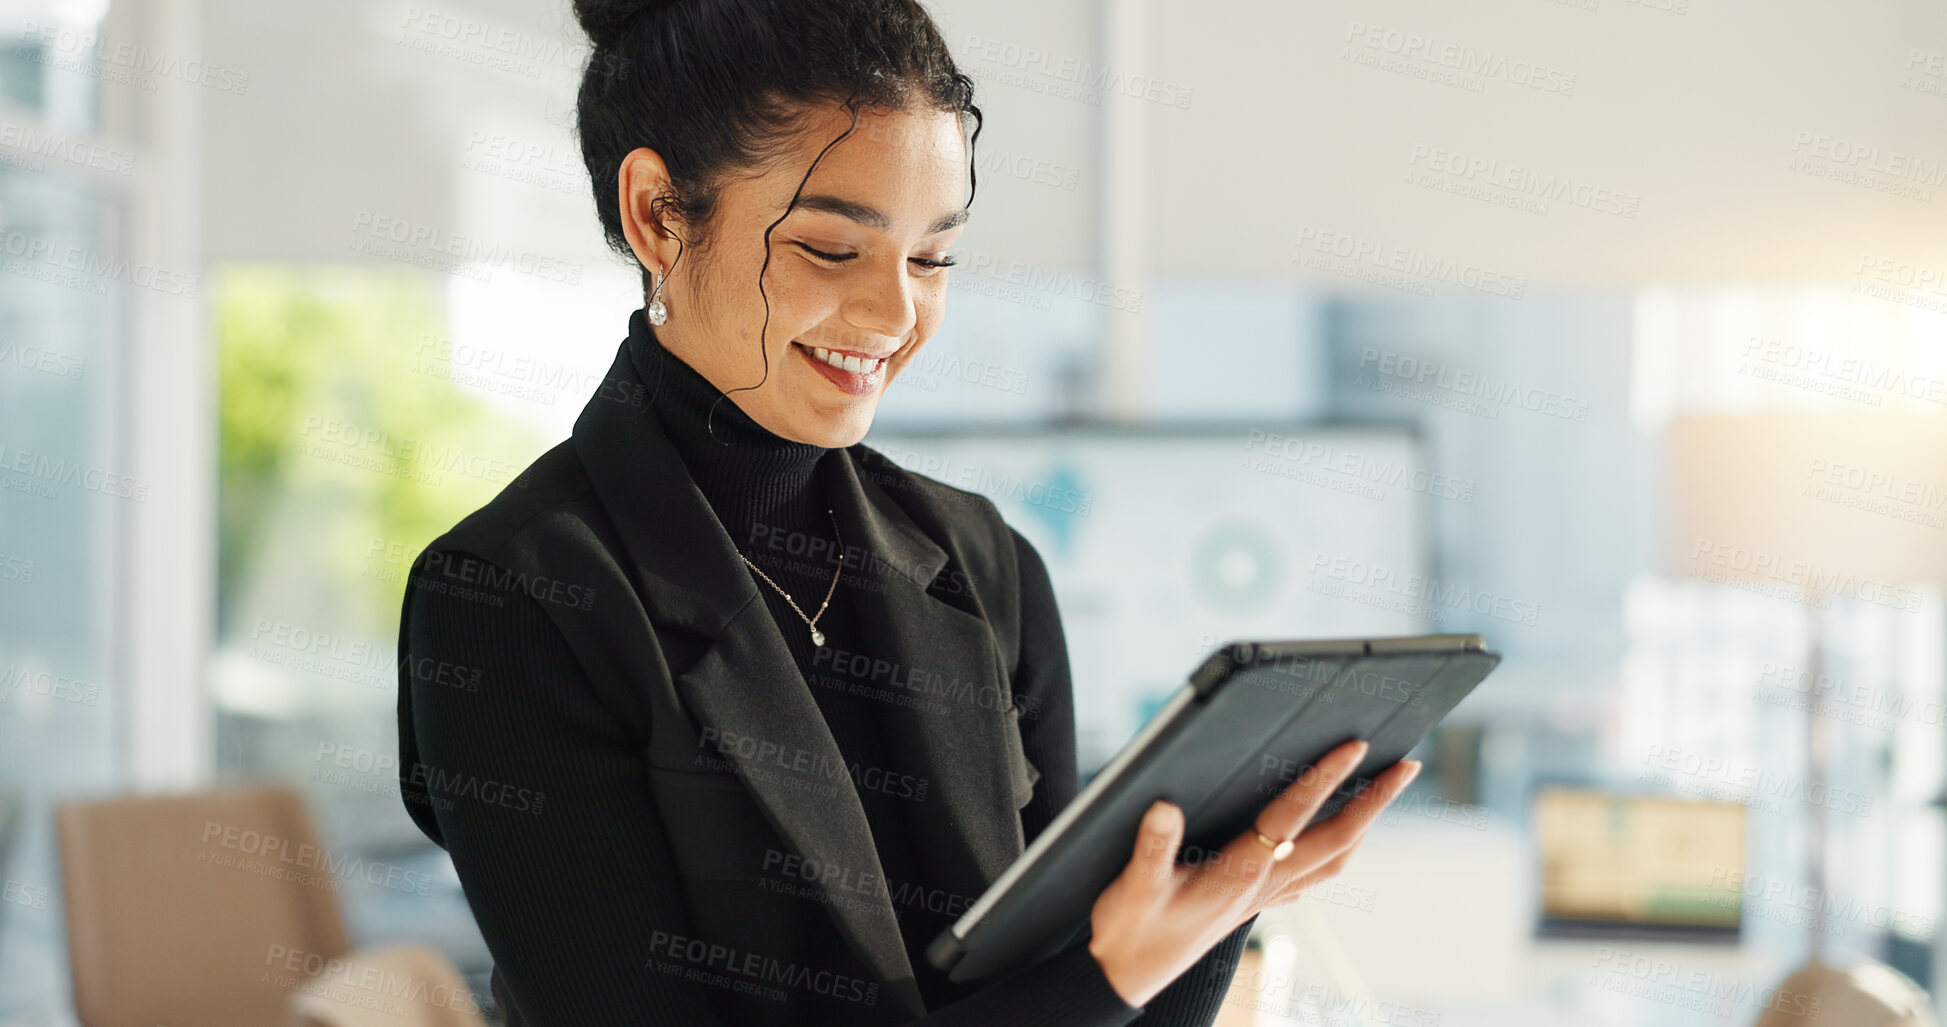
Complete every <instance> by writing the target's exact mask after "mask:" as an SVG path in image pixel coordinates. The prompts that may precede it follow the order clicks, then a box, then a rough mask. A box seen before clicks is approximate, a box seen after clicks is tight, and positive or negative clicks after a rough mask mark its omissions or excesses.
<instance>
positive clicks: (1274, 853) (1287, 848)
mask: <svg viewBox="0 0 1947 1027" xmlns="http://www.w3.org/2000/svg"><path fill="white" fill-rule="evenodd" d="M1257 840H1258V841H1261V842H1263V843H1264V844H1265V845H1267V846H1270V848H1271V862H1273V863H1276V862H1278V861H1279V860H1282V859H1284V858H1285V857H1286V856H1289V855H1291V850H1292V849H1293V848H1295V847H1296V846H1295V845H1293V844H1292V841H1291V839H1289V838H1286V839H1285V840H1284V841H1281V842H1276V841H1272V840H1271V839H1269V838H1266V837H1264V832H1263V831H1259V832H1257Z"/></svg>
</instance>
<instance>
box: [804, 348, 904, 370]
mask: <svg viewBox="0 0 1947 1027" xmlns="http://www.w3.org/2000/svg"><path fill="white" fill-rule="evenodd" d="M809 348H810V350H811V355H812V356H814V357H817V358H818V359H819V360H822V361H824V362H825V363H827V364H830V365H832V366H833V367H842V368H844V369H845V370H847V371H850V372H852V373H853V374H871V373H872V372H873V371H876V370H878V369H879V365H880V364H883V363H885V362H886V358H884V357H880V358H879V359H877V360H867V359H865V358H863V357H854V356H848V355H845V354H840V353H833V352H832V351H831V350H828V349H820V348H818V347H817V346H812V347H809Z"/></svg>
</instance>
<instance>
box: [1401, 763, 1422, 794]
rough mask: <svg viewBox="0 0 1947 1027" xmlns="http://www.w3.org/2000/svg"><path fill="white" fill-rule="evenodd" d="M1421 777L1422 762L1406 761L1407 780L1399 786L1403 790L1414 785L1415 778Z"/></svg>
mask: <svg viewBox="0 0 1947 1027" xmlns="http://www.w3.org/2000/svg"><path fill="white" fill-rule="evenodd" d="M1419 776H1420V761H1419V760H1407V761H1406V780H1404V781H1401V782H1400V783H1399V786H1400V787H1401V788H1404V787H1406V786H1407V785H1410V784H1412V783H1413V779H1414V778H1416V777H1419Z"/></svg>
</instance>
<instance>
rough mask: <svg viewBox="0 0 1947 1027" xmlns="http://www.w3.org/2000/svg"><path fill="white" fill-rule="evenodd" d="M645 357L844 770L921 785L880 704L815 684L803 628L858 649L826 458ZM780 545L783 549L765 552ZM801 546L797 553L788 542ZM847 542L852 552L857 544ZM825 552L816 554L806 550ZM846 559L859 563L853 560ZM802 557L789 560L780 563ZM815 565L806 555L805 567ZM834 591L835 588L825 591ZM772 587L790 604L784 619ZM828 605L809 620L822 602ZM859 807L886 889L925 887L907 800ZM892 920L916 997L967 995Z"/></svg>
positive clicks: (654, 402)
mask: <svg viewBox="0 0 1947 1027" xmlns="http://www.w3.org/2000/svg"><path fill="white" fill-rule="evenodd" d="M647 335H648V342H647V345H646V346H645V347H644V350H645V356H646V357H647V363H648V364H649V366H648V367H646V368H644V370H643V378H644V385H645V386H647V387H648V389H649V396H650V399H649V406H650V408H651V409H653V410H655V411H656V416H657V417H658V418H659V419H660V420H661V422H662V425H663V430H664V432H665V434H667V435H668V436H669V439H670V442H671V443H672V444H673V445H674V446H675V447H676V450H677V452H678V453H679V454H681V456H682V458H683V462H684V464H685V465H686V466H687V467H688V468H689V471H690V477H691V478H693V479H694V480H695V481H696V486H697V489H698V490H699V491H701V492H702V493H703V496H704V498H705V499H707V500H709V503H710V508H711V509H713V510H715V511H716V514H717V519H718V520H720V521H722V522H723V527H724V530H725V531H726V532H727V533H728V534H729V535H730V540H731V542H732V543H733V544H735V545H736V547H737V551H738V552H740V553H742V554H743V555H744V556H745V558H746V559H748V560H750V562H751V563H753V564H756V565H757V567H756V569H757V570H761V571H762V572H763V574H764V575H765V576H768V577H769V578H770V579H771V581H772V582H775V583H776V586H778V587H774V586H773V585H771V584H769V583H767V582H765V581H764V578H763V577H761V576H759V575H758V574H757V573H755V572H753V573H752V574H751V580H752V583H753V584H755V585H756V586H757V591H758V594H760V595H762V596H763V597H764V602H765V604H766V605H767V606H769V607H770V610H771V619H772V620H774V621H775V622H776V623H777V626H778V631H779V632H780V633H781V634H783V636H784V641H785V644H786V645H788V646H789V647H790V649H791V655H792V656H793V657H795V658H796V660H797V664H798V670H799V672H800V673H801V674H802V675H803V676H804V679H805V681H806V682H807V683H808V684H807V686H806V687H808V688H809V689H810V691H811V694H812V698H814V699H815V700H817V703H818V709H819V711H820V712H822V713H823V714H824V715H825V724H826V726H827V727H828V728H829V729H830V730H831V733H832V739H833V741H835V742H836V743H837V744H838V751H839V754H840V755H841V756H843V757H844V759H845V762H846V764H847V765H850V766H857V767H861V768H867V769H874V770H880V771H884V772H886V773H919V772H923V768H911V767H904V766H900V765H898V763H897V760H896V758H895V757H894V756H893V755H892V753H891V751H890V750H889V748H888V747H887V745H886V744H885V734H884V725H883V720H882V718H881V717H880V715H879V713H880V711H881V710H882V709H883V708H884V703H882V702H879V701H878V700H875V699H873V698H870V697H869V696H868V695H867V694H866V693H863V692H855V691H853V690H850V689H846V688H834V687H831V686H830V685H829V684H827V682H837V681H838V680H839V679H836V678H834V677H832V676H831V675H828V674H820V673H818V672H817V669H816V668H817V667H818V666H819V664H820V663H821V662H822V663H825V664H829V662H830V655H831V654H830V653H826V654H824V655H825V659H824V660H823V661H820V660H819V647H818V646H817V645H816V644H815V643H814V642H813V641H812V637H811V630H810V628H809V627H807V626H806V624H805V618H806V617H816V618H817V626H818V630H819V631H820V632H822V633H823V634H824V638H825V646H826V647H827V648H836V649H839V650H845V651H850V652H858V651H861V650H862V649H864V648H865V646H864V644H863V639H862V638H861V636H860V634H859V630H858V627H859V625H858V618H857V614H856V612H855V609H854V606H853V600H852V588H851V584H850V583H851V582H853V581H856V580H857V576H856V575H854V574H844V573H841V571H842V570H843V569H844V568H843V566H842V563H841V561H840V560H839V554H841V553H843V552H845V551H846V550H845V545H844V544H843V542H844V539H843V535H842V532H841V531H840V530H839V528H838V526H837V525H836V524H835V523H834V519H833V517H832V515H831V513H830V508H831V504H830V503H829V502H827V501H826V499H825V497H826V495H827V481H828V479H827V478H826V476H825V474H824V473H821V472H822V471H823V470H824V469H825V464H826V463H827V461H828V460H830V459H844V457H843V454H839V455H836V456H833V455H831V454H833V452H834V451H833V450H831V449H828V448H826V447H823V446H818V445H815V444H813V443H809V442H796V441H793V440H791V439H787V438H784V437H783V436H780V435H777V434H776V433H774V432H772V431H771V430H770V429H768V428H765V427H764V426H763V425H761V424H758V423H757V421H756V420H755V419H753V418H752V417H751V416H750V415H749V414H747V413H745V412H744V410H743V408H741V407H739V406H738V405H737V404H736V402H735V400H734V399H733V398H731V397H729V396H726V395H725V394H724V393H723V392H722V391H721V390H720V389H718V388H717V387H716V386H715V385H714V384H712V383H711V382H710V380H709V379H708V378H705V377H703V375H702V373H701V372H699V371H697V370H696V369H695V368H693V367H691V366H690V365H689V364H687V363H685V362H684V361H683V360H682V359H681V358H680V357H678V356H676V354H674V353H671V352H669V350H667V349H665V348H664V347H663V346H662V344H661V341H660V340H659V339H657V338H656V335H655V333H654V332H653V331H651V332H649V333H647ZM776 539H782V540H785V544H784V545H783V546H782V547H776V546H773V545H772V544H771V543H772V541H773V540H776ZM800 539H801V540H803V541H802V543H800V542H798V541H797V540H800ZM855 541H856V540H855ZM826 542H828V543H830V545H829V546H822V547H814V545H813V543H826ZM852 551H853V552H855V553H856V552H857V549H856V548H854V549H853V550H852ZM793 552H796V553H803V554H805V555H803V556H792V555H789V554H790V553H793ZM814 554H815V555H814ZM834 582H836V584H834ZM779 587H781V588H782V589H783V591H784V592H789V593H790V595H791V599H792V600H794V601H796V603H797V608H798V610H802V611H804V612H803V616H800V615H799V613H798V612H797V610H793V609H792V607H791V603H790V602H787V601H786V600H785V598H784V596H783V594H782V593H780V591H779ZM828 594H829V595H830V596H831V601H830V605H828V606H826V607H825V609H824V611H823V612H822V613H821V612H819V606H820V604H821V603H824V602H825V597H826V595H828ZM859 801H860V802H861V803H862V804H863V805H864V806H865V818H866V822H867V823H868V824H869V825H871V828H872V841H873V844H874V846H875V847H876V848H877V849H878V853H879V863H880V866H881V868H882V869H883V870H884V872H885V876H886V880H888V881H900V882H909V881H910V882H917V883H924V882H926V881H927V878H928V876H929V875H928V874H927V873H926V868H925V866H924V865H922V862H921V861H920V860H919V859H918V858H917V856H916V855H915V854H914V852H913V849H912V848H911V846H910V844H909V839H908V836H907V833H906V830H905V826H906V825H905V820H904V816H903V814H904V812H905V811H904V809H903V806H902V804H903V803H905V802H907V801H908V800H906V799H903V798H900V797H899V796H898V795H896V794H895V793H893V792H891V791H886V790H880V789H871V788H866V789H860V791H859ZM895 912H897V913H898V914H899V916H900V920H901V927H902V931H901V934H902V936H903V938H904V940H905V942H906V955H907V959H908V961H909V962H911V963H912V964H913V968H914V972H915V974H916V975H917V977H918V983H919V985H920V990H921V994H922V996H923V997H924V998H925V999H926V1000H927V1004H928V1005H936V1004H938V1003H940V1002H941V1001H942V1000H950V999H951V998H953V997H956V996H957V995H958V994H961V993H964V992H965V991H966V990H967V989H964V988H959V987H956V986H954V985H952V984H951V983H950V982H948V981H947V979H946V975H945V974H943V973H941V972H939V971H938V970H935V969H934V968H933V967H932V965H931V964H930V963H928V962H927V961H926V946H927V944H928V943H929V942H931V941H932V940H933V938H934V937H935V936H936V935H937V934H938V933H939V931H940V930H941V929H943V928H944V927H945V926H946V925H947V924H948V923H950V922H951V921H950V919H948V918H946V917H926V916H914V915H913V914H915V913H919V912H922V911H918V910H912V909H904V908H895Z"/></svg>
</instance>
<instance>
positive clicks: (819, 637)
mask: <svg viewBox="0 0 1947 1027" xmlns="http://www.w3.org/2000/svg"><path fill="white" fill-rule="evenodd" d="M825 512H826V513H828V514H831V515H832V534H833V535H838V515H837V514H833V513H832V511H831V508H830V507H826V508H825ZM737 559H739V560H742V561H744V562H745V563H748V564H750V569H751V570H753V571H756V572H757V576H758V577H760V578H763V579H764V581H765V583H767V584H769V585H770V586H771V587H772V588H775V589H777V594H778V595H781V596H783V597H784V601H785V602H787V603H790V604H791V609H792V610H793V611H795V612H796V613H797V615H798V619H800V620H802V621H804V623H805V627H808V628H810V629H811V644H812V645H824V644H825V633H824V632H822V631H820V630H818V618H820V617H823V616H824V615H825V607H827V606H830V605H831V602H832V593H833V592H836V591H837V590H838V576H839V574H841V573H842V572H843V571H844V570H845V538H844V537H843V536H842V535H841V536H839V539H838V569H837V570H834V571H832V585H831V587H830V588H828V589H826V590H825V601H824V602H822V603H819V604H818V612H817V613H815V614H813V615H811V616H809V617H806V616H805V615H804V611H803V610H800V609H798V604H797V602H796V601H795V600H793V599H792V598H791V593H789V592H786V591H785V590H784V587H783V586H781V585H779V584H778V583H777V582H775V581H772V580H771V576H770V575H768V574H766V573H764V571H763V570H762V569H761V568H759V567H758V566H757V565H756V564H754V563H750V557H748V556H745V555H744V554H742V553H738V554H737Z"/></svg>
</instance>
